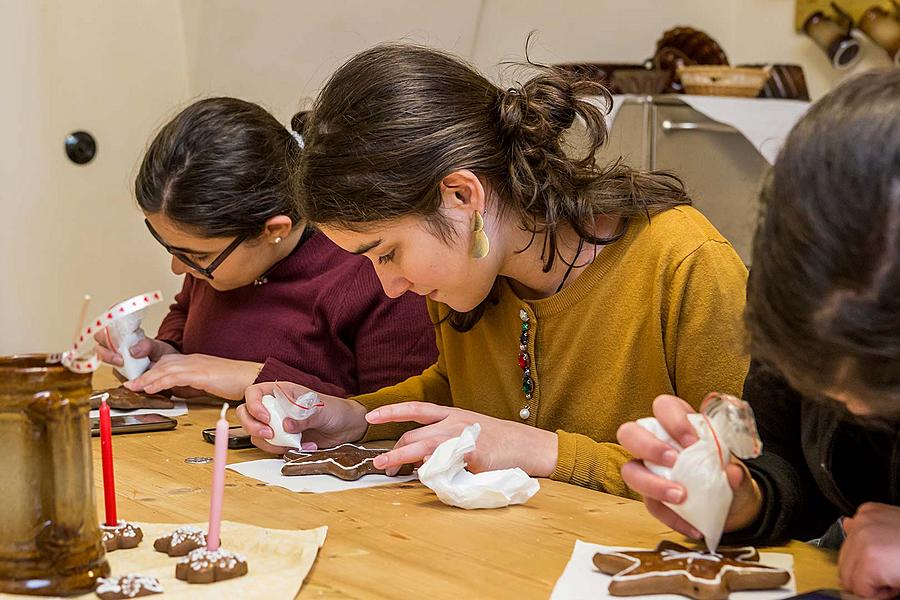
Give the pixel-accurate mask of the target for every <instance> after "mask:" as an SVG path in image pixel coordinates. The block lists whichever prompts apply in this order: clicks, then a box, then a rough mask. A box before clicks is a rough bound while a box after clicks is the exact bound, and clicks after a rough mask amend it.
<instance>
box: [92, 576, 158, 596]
mask: <svg viewBox="0 0 900 600" xmlns="http://www.w3.org/2000/svg"><path fill="white" fill-rule="evenodd" d="M94 593H95V594H97V595H98V596H99V597H101V598H103V600H120V599H121V598H138V597H140V596H149V595H151V594H162V593H163V587H162V585H160V583H159V579H157V578H156V577H148V576H145V575H125V576H124V577H106V578H103V579H98V580H97V587H96V588H95V589H94Z"/></svg>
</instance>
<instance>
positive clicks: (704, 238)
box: [240, 45, 747, 495]
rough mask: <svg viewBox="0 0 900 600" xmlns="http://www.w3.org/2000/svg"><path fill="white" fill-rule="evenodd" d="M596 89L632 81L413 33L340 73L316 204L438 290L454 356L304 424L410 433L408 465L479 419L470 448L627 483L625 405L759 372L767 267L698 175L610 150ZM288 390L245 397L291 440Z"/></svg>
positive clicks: (305, 175) (406, 285)
mask: <svg viewBox="0 0 900 600" xmlns="http://www.w3.org/2000/svg"><path fill="white" fill-rule="evenodd" d="M596 94H600V95H602V99H603V100H605V101H606V102H610V100H611V99H610V97H609V95H608V94H607V93H606V92H605V91H604V90H603V89H602V88H601V87H600V86H597V85H594V84H590V83H585V82H579V81H573V80H570V79H567V78H566V76H564V75H563V74H561V73H559V72H556V71H553V70H549V69H545V70H544V71H543V72H542V73H541V74H539V75H538V76H537V77H535V78H534V79H532V80H530V81H528V82H527V83H525V84H524V85H522V86H521V87H517V88H512V89H509V90H502V89H499V88H497V87H496V86H495V85H494V84H492V83H491V82H489V81H488V80H487V79H485V78H484V77H483V76H481V75H480V74H478V73H477V72H476V71H474V70H473V69H472V68H471V67H469V66H468V65H466V64H464V63H462V62H461V61H460V60H458V59H456V58H454V57H452V56H449V55H447V54H444V53H442V52H438V51H435V50H431V49H427V48H422V47H418V46H411V45H384V46H378V47H375V48H373V49H371V50H368V51H366V52H363V53H362V54H360V55H358V56H357V57H355V58H353V59H352V60H351V61H350V62H348V63H347V64H345V65H344V66H343V67H341V68H340V69H339V70H338V71H337V72H336V73H335V75H334V76H333V77H332V78H331V80H330V82H329V83H328V84H327V85H326V87H325V89H324V90H323V91H322V93H321V95H320V97H319V99H318V101H317V103H316V105H315V107H314V110H313V111H312V114H311V115H310V120H309V122H308V123H307V125H306V127H305V132H304V135H305V136H306V137H305V139H306V141H307V149H306V151H305V152H304V160H303V161H302V162H301V170H300V173H299V176H298V177H299V183H300V184H301V186H302V191H303V193H302V194H301V196H300V197H301V199H302V202H303V208H304V212H305V214H307V215H308V216H309V218H310V219H311V221H313V222H314V223H316V224H317V225H319V226H320V227H321V229H322V231H323V233H325V234H326V235H327V236H328V237H329V238H331V239H332V240H333V241H334V242H335V243H336V244H337V245H338V246H340V247H342V248H344V249H346V250H348V251H350V252H352V253H353V254H359V255H364V256H366V257H368V258H369V259H370V260H371V261H372V262H373V263H374V264H375V268H376V271H377V273H378V276H379V277H380V279H381V282H382V285H383V286H384V289H385V291H386V292H387V294H388V295H389V296H399V295H400V294H403V293H405V292H408V291H412V292H414V293H416V294H419V295H422V296H427V297H428V298H429V310H430V313H431V317H432V319H433V320H434V322H436V323H438V324H439V325H438V328H437V338H438V339H437V341H438V348H439V353H440V355H439V357H438V361H437V363H436V364H435V365H433V366H432V367H431V368H429V369H428V370H427V371H425V373H423V374H422V375H421V376H419V377H413V378H410V379H408V380H407V381H406V382H404V383H402V384H400V385H397V386H393V387H389V388H385V389H382V390H379V391H377V392H374V393H371V394H364V395H361V396H358V397H356V398H355V399H354V400H344V399H340V398H329V399H326V405H327V408H326V409H325V410H323V411H321V412H320V413H318V414H317V415H315V416H313V417H311V418H310V419H309V420H307V421H305V422H293V421H288V422H287V423H286V426H288V427H289V428H291V429H293V430H303V431H305V433H304V438H303V439H304V440H305V441H312V442H316V443H318V444H319V445H324V444H333V443H335V442H339V441H347V440H357V439H360V438H364V437H365V438H366V439H372V438H375V439H377V438H390V437H397V436H400V435H401V434H402V436H401V437H400V440H399V442H398V443H397V445H396V447H395V449H394V450H393V451H392V452H390V453H387V454H385V455H383V456H382V457H380V458H379V459H378V461H377V464H378V466H379V467H386V468H387V469H388V472H389V473H393V472H396V470H397V469H399V467H400V466H401V465H402V464H404V463H419V462H421V461H422V460H423V459H424V458H425V457H427V456H429V455H430V454H431V453H432V451H433V450H434V448H435V447H436V446H437V445H438V444H440V443H441V442H443V441H445V440H447V439H448V438H451V437H454V436H457V435H459V434H460V432H461V431H462V429H463V428H464V427H465V426H466V425H469V424H471V423H475V422H478V423H480V424H481V428H482V429H481V436H480V437H479V438H478V449H477V450H476V451H475V452H474V453H473V455H472V456H471V457H470V459H469V469H472V470H476V471H481V470H489V469H502V468H506V467H513V466H518V467H522V468H523V469H524V470H526V471H527V472H528V473H530V474H531V475H535V476H541V477H550V476H552V477H554V478H556V479H559V480H562V481H566V482H572V483H575V484H578V485H584V486H589V487H592V488H596V489H600V490H604V491H607V492H611V493H615V494H621V495H625V494H629V493H630V492H629V490H627V489H626V487H625V485H624V484H623V483H622V480H621V478H620V476H619V467H620V466H621V465H622V464H623V463H624V462H625V461H627V460H628V459H629V458H630V457H629V456H628V455H627V454H626V453H625V452H624V451H623V449H622V448H621V447H620V446H618V445H617V444H616V443H615V432H616V429H617V427H618V426H619V424H621V423H623V422H624V421H627V420H629V419H633V418H637V417H638V416H641V415H643V414H646V413H647V412H648V411H649V402H650V399H652V398H653V397H655V396H656V395H657V394H659V393H660V392H661V391H667V392H674V391H676V390H677V391H678V392H679V393H680V394H682V395H684V396H685V397H687V398H689V399H690V401H691V402H693V403H699V402H700V400H701V399H702V397H703V396H704V395H705V394H706V393H707V392H709V391H710V390H724V391H727V390H733V391H737V390H739V389H740V386H741V384H742V382H743V379H744V375H745V374H746V370H747V360H746V358H745V356H744V355H743V353H742V352H741V350H740V347H741V345H740V342H741V340H742V336H743V332H742V331H743V330H742V326H741V322H740V315H741V312H742V310H743V305H744V296H745V292H744V286H745V278H746V270H745V268H744V266H743V264H742V263H741V261H740V260H739V258H738V256H737V255H736V254H735V252H734V250H733V249H732V248H731V246H730V245H729V244H728V242H727V241H726V240H724V239H723V238H722V236H721V235H720V234H719V233H718V232H717V231H716V230H715V229H714V228H713V227H712V226H711V225H710V224H709V222H707V221H706V219H704V218H703V216H702V215H700V214H699V213H698V212H697V211H696V210H694V209H692V208H691V207H690V205H689V204H690V203H689V199H688V198H687V197H686V195H685V192H684V189H683V187H682V185H681V182H680V181H678V180H677V179H676V178H674V177H672V176H668V175H663V174H653V173H651V174H647V173H639V172H636V171H633V170H631V169H629V168H627V167H624V166H622V165H620V164H615V165H612V166H610V167H608V168H605V169H601V168H598V167H597V166H595V164H594V160H593V156H594V152H595V150H596V148H597V147H598V146H599V145H600V144H601V143H603V141H604V140H605V138H606V129H605V122H604V117H603V114H602V112H601V111H600V110H599V109H597V108H596V107H595V106H594V105H592V104H590V103H589V102H587V100H586V96H589V95H596ZM576 117H580V118H581V119H582V120H583V121H584V122H585V123H586V124H587V128H588V132H589V134H590V137H591V142H592V144H591V147H590V148H589V150H588V152H587V154H586V155H585V156H584V157H583V158H572V157H570V156H568V155H567V154H566V153H565V152H564V150H563V141H562V137H563V134H564V132H565V131H566V130H567V129H569V127H570V126H572V124H573V123H574V122H575V120H576ZM266 391H268V386H266V385H261V386H254V387H252V388H250V389H249V390H248V391H247V392H246V398H247V403H246V407H244V408H242V409H241V410H240V414H241V418H242V422H243V423H244V426H245V428H246V429H247V431H249V432H250V433H251V434H252V435H254V436H256V437H257V440H256V442H257V445H259V446H260V447H262V448H265V449H267V450H270V451H273V452H277V451H279V450H280V449H279V448H275V447H272V446H270V445H268V444H267V443H266V442H265V438H269V437H271V435H272V432H271V430H270V429H269V428H268V427H267V426H266V423H267V422H268V414H267V413H266V411H265V409H264V408H262V406H261V404H260V401H259V399H260V397H261V395H262V393H264V392H266ZM298 391H300V389H299V388H298ZM367 412H368V415H367V414H366V413H367ZM410 422H413V423H418V424H421V425H425V427H420V428H418V429H412V430H410V426H411V425H410ZM369 424H371V425H372V427H371V428H369V427H368V425H369ZM404 432H406V433H404Z"/></svg>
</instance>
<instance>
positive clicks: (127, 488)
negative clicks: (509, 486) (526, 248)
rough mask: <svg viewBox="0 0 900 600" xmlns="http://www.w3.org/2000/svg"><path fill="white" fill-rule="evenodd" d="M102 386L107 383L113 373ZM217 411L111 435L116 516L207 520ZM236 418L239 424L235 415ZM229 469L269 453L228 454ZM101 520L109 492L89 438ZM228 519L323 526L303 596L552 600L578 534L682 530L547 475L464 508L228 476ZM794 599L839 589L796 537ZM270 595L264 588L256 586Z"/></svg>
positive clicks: (637, 539) (405, 496)
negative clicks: (524, 499) (516, 495)
mask: <svg viewBox="0 0 900 600" xmlns="http://www.w3.org/2000/svg"><path fill="white" fill-rule="evenodd" d="M95 382H96V385H97V387H108V386H109V385H111V384H112V380H111V376H110V374H109V373H108V372H102V371H101V372H100V373H98V375H97V376H96V377H95ZM217 414H218V409H216V408H214V407H209V406H201V407H193V406H192V407H191V408H190V412H189V414H188V415H186V416H183V417H178V428H177V429H176V430H174V431H167V432H155V433H141V434H130V435H119V436H116V437H115V441H114V451H115V460H116V492H117V496H118V502H119V515H120V516H121V517H122V518H126V519H129V520H133V521H149V522H192V521H203V520H205V519H206V518H207V516H208V510H209V488H210V483H211V479H212V467H211V465H210V464H199V465H198V464H187V463H185V462H184V460H185V458H188V457H197V456H212V450H213V447H212V446H211V445H210V444H208V443H206V442H204V441H203V439H202V437H201V433H200V432H201V430H202V429H204V428H207V427H213V426H214V425H215V421H216V418H217ZM229 416H230V418H231V420H232V421H233V422H235V423H236V418H235V415H234V411H229ZM228 454H229V455H228V460H229V462H231V463H233V462H242V461H245V460H255V459H258V458H264V457H266V456H268V455H266V454H265V453H263V452H261V451H259V450H257V449H255V448H254V449H249V450H229V453H228ZM94 476H95V480H96V483H97V501H98V506H97V509H98V513H99V515H100V516H101V518H102V512H103V502H102V498H103V494H102V489H101V486H102V476H101V469H100V445H99V439H98V438H94ZM225 486H226V493H225V506H224V515H223V518H225V519H228V520H232V521H241V522H245V523H251V524H254V525H259V526H262V527H271V528H278V529H294V528H296V529H310V528H313V527H318V526H320V525H327V526H328V538H327V540H326V542H325V546H324V547H323V548H322V550H321V552H320V553H319V557H318V559H317V560H316V564H315V566H314V567H313V570H312V571H311V573H310V575H309V577H308V578H307V581H306V583H305V584H304V585H303V588H302V590H301V592H300V594H299V595H298V597H299V598H319V597H327V598H384V597H392V598H476V597H477V598H547V597H549V595H550V592H551V590H552V589H553V585H554V583H555V582H556V580H557V578H558V577H559V576H560V575H561V574H562V571H563V568H564V567H565V565H566V563H567V562H568V560H569V556H570V555H571V553H572V547H573V545H574V543H575V540H576V539H581V540H584V541H589V542H595V543H601V544H608V545H621V546H639V547H652V546H655V545H656V543H657V542H658V541H659V540H660V539H661V538H664V537H665V538H670V539H674V540H680V537H679V536H678V534H675V533H674V532H672V531H671V530H670V529H668V528H666V527H665V526H663V525H662V524H660V523H659V522H657V521H655V520H654V519H653V518H651V517H650V516H649V515H648V514H647V512H646V511H645V510H644V507H643V504H641V503H639V502H634V501H632V500H627V499H624V498H618V497H616V496H610V495H608V494H603V493H599V492H594V491H590V490H587V489H585V488H581V487H577V486H573V485H568V484H564V483H559V482H556V481H550V480H541V491H540V492H538V494H537V495H536V496H535V497H534V498H532V499H531V500H530V501H529V502H528V503H527V504H524V505H521V506H514V507H510V508H503V509H497V510H481V511H466V510H461V509H458V508H452V507H449V506H446V505H444V504H442V503H441V502H440V501H439V500H438V499H437V497H436V496H435V495H434V493H433V492H431V490H429V489H428V488H426V487H424V486H423V485H421V484H419V483H417V482H414V483H400V484H396V485H390V486H381V487H374V488H367V489H358V490H350V491H346V492H338V493H329V494H298V493H292V492H289V491H287V490H284V489H281V488H276V487H270V486H267V485H265V484H263V483H261V482H259V481H257V480H255V479H248V478H246V477H243V476H241V475H238V474H237V473H233V472H231V471H227V474H226V479H225ZM777 550H779V551H786V552H789V553H791V554H793V555H794V560H795V574H796V577H797V590H798V592H803V591H808V590H813V589H818V588H824V587H837V569H836V562H835V556H834V555H833V554H831V553H826V552H823V551H820V550H818V549H815V548H812V547H810V546H808V545H806V544H801V543H799V542H792V543H791V544H789V545H788V546H785V547H779V548H777ZM260 595H261V596H263V595H265V590H260Z"/></svg>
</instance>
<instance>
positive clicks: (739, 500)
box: [616, 395, 762, 539]
mask: <svg viewBox="0 0 900 600" xmlns="http://www.w3.org/2000/svg"><path fill="white" fill-rule="evenodd" d="M693 412H695V411H694V409H693V407H691V405H690V404H688V403H687V402H685V401H684V400H682V399H681V398H676V397H675V396H668V395H663V396H659V397H658V398H656V400H654V401H653V416H655V417H656V418H657V420H659V422H660V424H662V426H663V428H664V429H665V430H666V431H667V432H668V433H669V435H670V436H671V437H672V439H674V440H677V441H678V443H679V444H680V445H681V447H682V448H687V447H688V446H690V445H691V444H693V443H694V442H696V441H697V433H696V432H695V431H694V427H693V425H691V423H690V421H688V418H687V416H688V415H689V414H691V413H693ZM616 437H617V438H618V440H619V443H620V444H622V446H623V447H624V448H625V449H626V450H628V452H630V453H631V454H632V455H633V456H634V457H635V460H633V461H631V462H628V463H626V464H624V465H623V466H622V479H623V480H624V481H625V483H626V484H627V485H628V486H629V487H630V488H631V489H633V490H635V491H636V492H638V493H639V494H641V495H642V496H643V497H644V504H645V505H646V506H647V511H648V512H649V513H650V514H651V515H653V516H654V517H656V518H657V519H659V520H660V521H662V522H663V523H665V524H666V525H668V526H669V527H671V528H672V529H674V530H675V531H678V532H681V533H683V534H684V535H686V536H688V537H692V538H696V539H699V538H700V537H702V534H701V533H700V532H699V531H697V529H696V528H694V527H693V526H692V525H691V524H689V523H688V522H687V521H685V520H684V519H682V518H681V517H679V516H678V515H676V514H675V513H674V512H673V511H672V510H671V509H670V508H669V507H667V506H666V505H665V504H663V500H665V501H666V502H669V503H670V504H681V503H682V502H684V501H685V499H686V498H687V490H685V489H684V486H682V485H680V484H677V483H675V482H672V481H669V480H668V479H665V478H664V477H660V476H659V475H656V474H654V473H652V472H651V471H650V470H649V469H647V467H645V466H644V463H643V461H645V460H647V461H650V462H653V463H656V464H658V465H662V466H664V467H672V466H673V465H674V464H675V459H676V458H678V450H677V449H675V448H673V447H672V446H670V445H669V444H667V443H665V442H663V441H662V440H660V439H659V438H657V437H656V436H655V435H653V434H652V433H650V432H649V431H647V430H646V429H644V428H643V427H641V426H640V425H638V424H637V423H636V422H634V421H631V422H628V423H625V424H623V425H622V426H621V427H619V431H618V433H617V434H616ZM725 475H726V477H727V478H728V483H729V485H730V486H731V489H732V490H733V491H734V498H733V499H732V501H731V509H730V510H729V512H728V518H727V520H726V521H725V531H736V530H738V529H743V528H744V527H747V526H748V525H750V523H752V522H753V521H754V519H756V517H757V515H759V511H760V510H761V509H762V494H761V492H760V490H759V486H758V485H757V484H756V482H755V481H753V478H752V477H751V476H750V472H749V471H748V470H747V467H746V466H745V465H744V464H743V463H742V462H741V461H739V460H737V459H736V458H733V457H732V462H731V464H729V465H727V466H726V467H725Z"/></svg>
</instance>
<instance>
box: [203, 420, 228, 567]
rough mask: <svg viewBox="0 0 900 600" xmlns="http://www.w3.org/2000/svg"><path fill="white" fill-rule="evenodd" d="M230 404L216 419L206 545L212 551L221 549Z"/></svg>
mask: <svg viewBox="0 0 900 600" xmlns="http://www.w3.org/2000/svg"><path fill="white" fill-rule="evenodd" d="M227 410H228V405H227V404H223V405H222V413H221V414H220V415H219V420H218V421H216V453H215V456H214V458H213V483H212V496H211V500H210V503H209V531H208V532H207V534H206V547H207V549H208V550H210V551H215V550H218V549H219V529H220V527H221V524H222V496H224V495H225V454H226V452H227V450H228V421H226V420H225V412H226V411H227Z"/></svg>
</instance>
